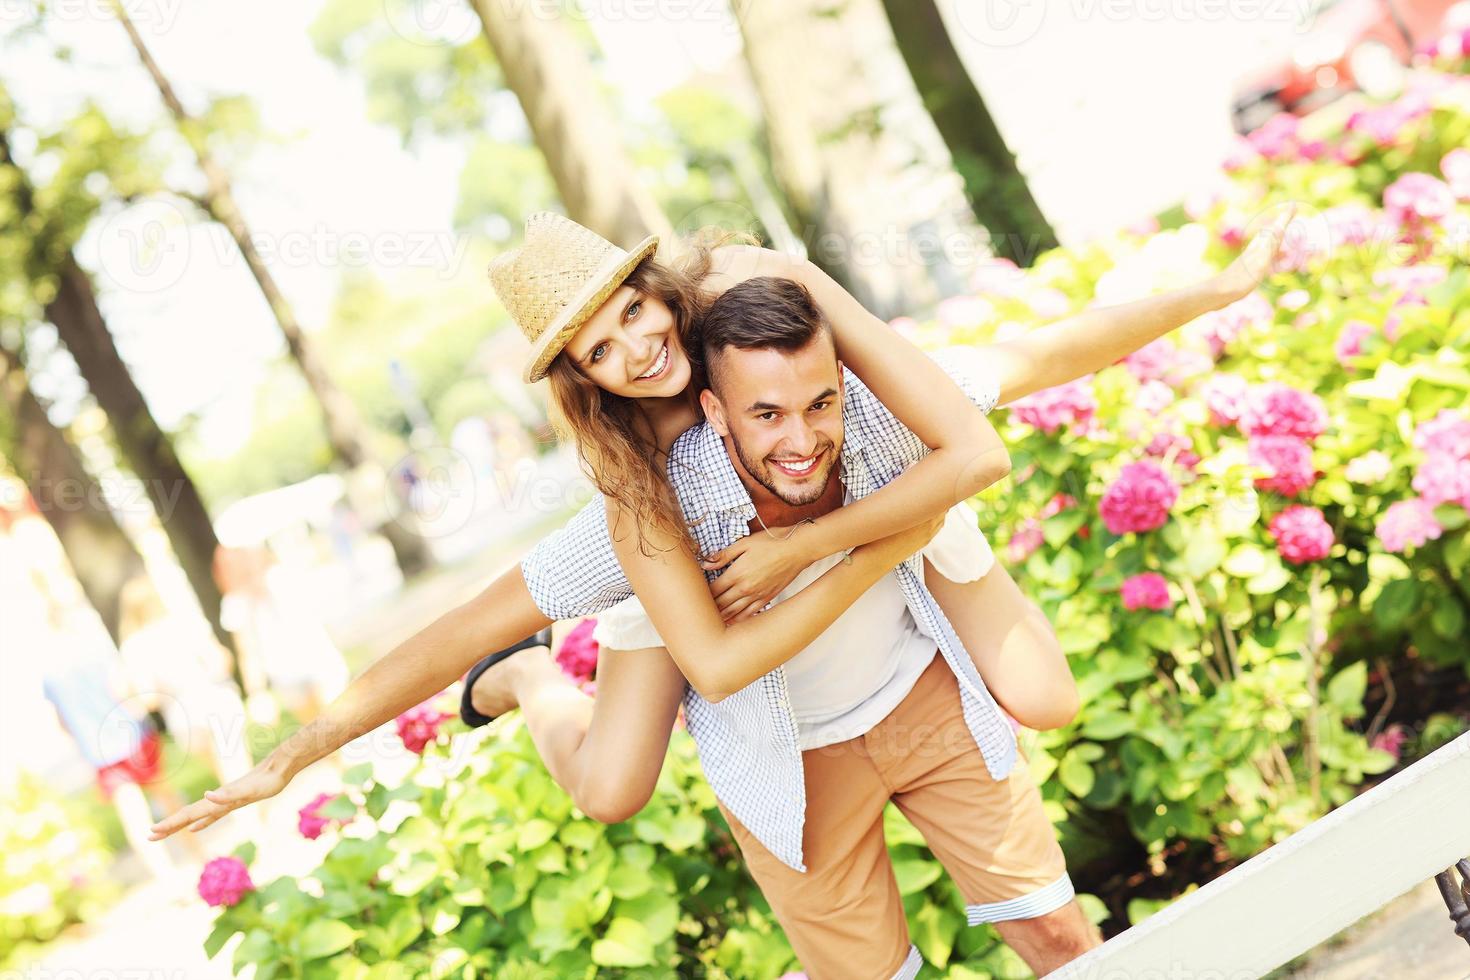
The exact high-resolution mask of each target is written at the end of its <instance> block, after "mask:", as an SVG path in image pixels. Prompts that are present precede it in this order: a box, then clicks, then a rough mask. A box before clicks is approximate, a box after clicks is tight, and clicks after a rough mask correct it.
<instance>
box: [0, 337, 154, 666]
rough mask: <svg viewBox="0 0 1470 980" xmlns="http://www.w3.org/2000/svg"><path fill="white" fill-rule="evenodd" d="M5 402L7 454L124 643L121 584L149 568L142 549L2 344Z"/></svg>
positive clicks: (0, 392) (1, 400) (0, 388)
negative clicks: (8, 424) (9, 426)
mask: <svg viewBox="0 0 1470 980" xmlns="http://www.w3.org/2000/svg"><path fill="white" fill-rule="evenodd" d="M0 404H3V405H4V406H5V409H6V411H7V412H8V413H9V414H10V418H11V420H12V424H13V426H14V428H13V430H12V431H11V432H9V433H7V435H8V438H7V439H6V445H5V446H4V447H3V450H4V455H5V456H6V457H7V458H8V459H9V460H10V461H11V463H12V464H13V465H14V467H15V471H16V473H17V474H19V475H20V477H21V479H23V480H24V481H25V483H26V488H27V489H28V490H30V493H31V498H32V499H33V500H34V501H35V502H36V507H37V508H38V509H39V510H40V511H41V513H42V514H44V515H45V517H46V520H47V521H48V522H49V523H50V524H51V529H52V530H53V531H55V532H56V537H57V539H58V540H59V541H60V542H61V547H62V550H63V551H65V552H66V557H67V559H68V560H69V561H70V562H71V567H72V573H73V574H74V575H76V577H77V581H78V582H80V583H81V586H82V591H83V592H84V593H86V596H87V599H88V601H90V602H91V603H92V608H94V609H96V610H97V614H98V615H99V616H101V617H102V623H103V625H104V626H106V627H107V632H108V633H109V634H111V636H112V641H113V643H120V642H121V640H122V638H121V637H120V636H119V634H118V623H119V621H120V619H121V607H120V600H121V596H122V588H123V585H125V584H126V583H127V582H128V581H129V580H130V579H131V578H133V576H135V575H138V574H140V573H143V572H145V571H146V566H145V565H144V563H143V556H142V555H140V554H138V549H137V548H135V547H134V546H133V542H132V539H130V538H129V537H128V536H127V534H125V533H124V532H123V529H122V528H121V527H119V526H118V523H117V520H116V518H115V517H114V516H113V514H112V511H111V509H109V508H108V506H107V502H106V500H105V499H104V498H103V496H102V487H101V486H100V485H98V483H97V481H96V480H94V479H93V478H92V475H91V474H90V473H88V472H87V470H86V469H85V468H84V467H83V466H82V462H81V459H80V458H78V456H77V452H76V449H75V448H73V446H72V444H71V442H70V441H69V440H68V439H67V437H66V434H65V433H64V432H62V431H61V430H60V429H58V428H57V427H56V426H54V425H52V424H51V420H50V418H48V417H47V415H46V410H45V408H43V407H42V406H41V403H40V402H39V401H37V400H36V397H35V395H34V394H32V392H31V389H30V386H29V385H28V384H27V382H26V376H25V372H24V371H23V370H22V369H21V367H20V366H19V364H17V363H15V361H14V360H13V358H12V357H11V355H9V354H8V353H6V352H5V351H4V350H3V349H0Z"/></svg>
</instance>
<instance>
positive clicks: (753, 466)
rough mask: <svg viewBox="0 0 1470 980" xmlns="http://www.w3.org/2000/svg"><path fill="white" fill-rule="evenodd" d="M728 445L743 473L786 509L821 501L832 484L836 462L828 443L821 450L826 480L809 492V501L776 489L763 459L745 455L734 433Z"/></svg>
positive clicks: (831, 446) (731, 434)
mask: <svg viewBox="0 0 1470 980" xmlns="http://www.w3.org/2000/svg"><path fill="white" fill-rule="evenodd" d="M730 443H731V445H733V446H734V447H735V456H736V457H737V458H738V459H739V460H740V465H741V466H743V467H744V468H745V472H747V473H749V474H750V478H751V479H752V480H754V481H755V482H756V483H759V484H760V485H761V486H763V487H765V488H766V490H767V491H769V492H770V493H771V495H772V496H774V497H775V498H776V499H777V500H779V501H781V502H782V503H783V504H785V505H786V506H788V507H806V506H807V505H809V504H814V503H816V502H817V501H818V500H821V499H822V494H824V493H826V492H827V487H829V486H830V485H831V484H832V477H833V475H834V474H835V473H836V472H837V461H836V459H835V455H834V454H833V453H832V450H833V449H834V448H835V447H834V446H833V445H832V443H831V442H828V443H827V445H826V446H824V447H823V448H822V453H823V455H824V457H825V458H826V466H827V478H826V479H825V480H823V481H822V482H821V485H820V486H816V487H815V489H813V490H812V491H811V499H809V500H808V499H805V498H796V499H793V498H791V497H788V496H787V495H786V493H785V492H784V491H782V490H780V489H778V488H777V487H776V485H775V481H774V480H772V479H771V477H770V476H769V475H768V473H767V470H766V464H765V460H764V459H762V460H759V461H756V460H752V459H751V458H750V457H749V456H747V455H746V453H745V447H744V446H742V445H741V444H740V440H739V439H737V438H736V437H735V433H733V432H731V433H730Z"/></svg>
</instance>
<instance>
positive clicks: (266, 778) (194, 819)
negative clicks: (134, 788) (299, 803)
mask: <svg viewBox="0 0 1470 980" xmlns="http://www.w3.org/2000/svg"><path fill="white" fill-rule="evenodd" d="M288 782H290V780H289V779H287V778H286V776H285V775H284V774H283V773H281V772H279V771H277V770H276V769H275V768H274V767H272V766H271V760H270V759H268V758H267V759H264V760H262V761H261V762H260V764H259V765H257V766H256V767H255V768H254V769H252V770H250V771H249V772H247V773H246V774H245V775H243V776H241V777H240V778H239V779H236V780H234V781H233V782H230V783H227V784H225V785H224V786H221V787H220V788H219V789H211V790H206V791H205V793H204V799H202V800H199V801H197V802H195V803H190V804H189V805H188V806H186V807H181V808H180V809H179V810H177V811H175V812H174V813H173V814H172V815H170V816H167V817H165V818H163V819H162V820H160V821H158V823H156V824H154V825H153V826H152V827H151V828H150V833H149V835H148V839H149V840H163V839H164V838H166V837H168V836H170V835H171V834H173V833H175V832H176V831H179V830H183V829H184V828H185V827H188V828H189V830H191V831H194V832H196V833H197V832H198V831H201V830H203V829H204V828H205V827H208V826H209V825H210V824H212V823H214V822H215V821H216V820H218V819H219V818H220V817H222V816H224V815H225V814H227V813H229V812H230V811H231V810H235V809H238V808H240V807H242V806H245V805H246V804H248V803H259V802H260V801H261V800H265V799H269V798H270V797H272V796H275V795H276V794H277V793H279V792H280V791H281V790H283V789H285V788H286V784H287V783H288Z"/></svg>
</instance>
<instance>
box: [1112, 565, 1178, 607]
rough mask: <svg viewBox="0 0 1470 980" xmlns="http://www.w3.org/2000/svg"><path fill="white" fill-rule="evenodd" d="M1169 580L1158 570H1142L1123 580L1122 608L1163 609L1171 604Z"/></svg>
mask: <svg viewBox="0 0 1470 980" xmlns="http://www.w3.org/2000/svg"><path fill="white" fill-rule="evenodd" d="M1173 604H1174V603H1173V601H1172V600H1171V599H1170V598H1169V582H1168V580H1167V579H1165V578H1164V576H1162V575H1160V574H1159V573H1158V572H1143V573H1141V574H1139V575H1131V576H1129V577H1128V578H1126V579H1124V580H1123V608H1124V609H1129V610H1132V609H1154V610H1163V609H1169V608H1170V607H1172V606H1173Z"/></svg>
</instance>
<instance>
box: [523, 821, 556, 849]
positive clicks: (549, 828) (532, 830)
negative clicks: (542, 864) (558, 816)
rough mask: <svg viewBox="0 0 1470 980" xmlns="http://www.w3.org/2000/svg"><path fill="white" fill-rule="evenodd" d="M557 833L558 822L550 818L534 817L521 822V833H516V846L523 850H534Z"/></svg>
mask: <svg viewBox="0 0 1470 980" xmlns="http://www.w3.org/2000/svg"><path fill="white" fill-rule="evenodd" d="M555 834H556V824H554V823H552V822H551V821H550V820H543V819H541V818H540V817H533V818H532V819H530V820H527V821H526V822H525V823H523V824H521V829H520V833H519V834H517V835H516V847H518V848H520V849H521V850H523V851H534V850H535V849H536V848H538V847H540V846H541V845H542V844H545V843H546V842H547V841H549V840H551V838H552V837H553V836H554V835H555Z"/></svg>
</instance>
